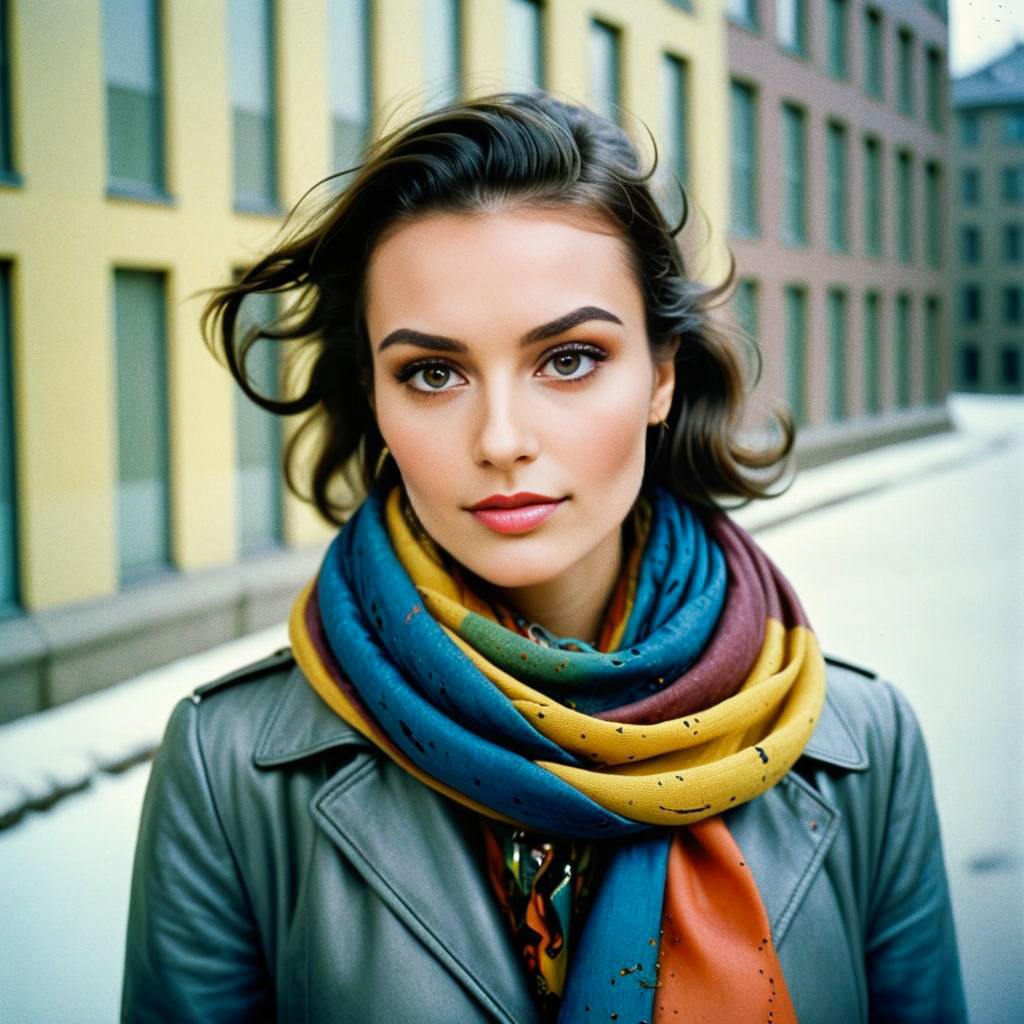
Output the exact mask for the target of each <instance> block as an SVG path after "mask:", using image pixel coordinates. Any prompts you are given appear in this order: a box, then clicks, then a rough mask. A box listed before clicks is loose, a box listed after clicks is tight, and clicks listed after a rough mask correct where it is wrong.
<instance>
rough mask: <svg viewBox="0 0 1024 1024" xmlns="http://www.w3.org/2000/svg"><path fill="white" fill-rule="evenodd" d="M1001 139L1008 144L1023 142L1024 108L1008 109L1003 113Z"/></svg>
mask: <svg viewBox="0 0 1024 1024" xmlns="http://www.w3.org/2000/svg"><path fill="white" fill-rule="evenodd" d="M1003 141H1004V142H1008V143H1009V144H1010V145H1020V144H1021V143H1024V110H1008V111H1006V113H1005V114H1003Z"/></svg>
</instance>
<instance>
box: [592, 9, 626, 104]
mask: <svg viewBox="0 0 1024 1024" xmlns="http://www.w3.org/2000/svg"><path fill="white" fill-rule="evenodd" d="M620 49H621V44H620V41H619V31H618V29H616V28H612V26H611V25H606V24H604V22H601V21H591V23H590V37H589V55H590V106H591V107H592V108H593V109H594V110H595V111H597V113H599V114H603V115H604V116H605V117H607V118H609V119H610V120H612V121H615V122H616V123H618V122H619V121H620V120H621V118H622V60H621V57H620Z"/></svg>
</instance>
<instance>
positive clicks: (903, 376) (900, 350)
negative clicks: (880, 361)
mask: <svg viewBox="0 0 1024 1024" xmlns="http://www.w3.org/2000/svg"><path fill="white" fill-rule="evenodd" d="M894 342H895V352H894V353H893V358H894V366H893V373H894V376H895V378H896V405H897V406H898V407H900V408H901V409H902V408H906V407H907V406H908V405H910V344H911V339H910V296H909V295H897V296H896V336H895V339H894Z"/></svg>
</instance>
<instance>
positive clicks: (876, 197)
mask: <svg viewBox="0 0 1024 1024" xmlns="http://www.w3.org/2000/svg"><path fill="white" fill-rule="evenodd" d="M883 214H884V207H883V191H882V145H881V143H880V142H879V141H878V139H873V138H865V139H864V251H865V252H866V253H867V254H868V256H871V257H872V258H874V259H879V258H880V257H881V256H882V255H883V252H882V250H883V242H882V237H883V230H882V218H883Z"/></svg>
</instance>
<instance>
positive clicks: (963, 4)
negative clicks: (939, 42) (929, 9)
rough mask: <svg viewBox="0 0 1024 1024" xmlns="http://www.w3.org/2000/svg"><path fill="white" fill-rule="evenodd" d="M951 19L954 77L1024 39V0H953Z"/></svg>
mask: <svg viewBox="0 0 1024 1024" xmlns="http://www.w3.org/2000/svg"><path fill="white" fill-rule="evenodd" d="M949 21H950V24H949V38H950V54H949V62H950V68H951V70H952V73H953V77H954V78H959V77H960V76H961V75H964V74H968V73H969V72H971V71H974V70H976V69H977V68H979V67H980V66H981V65H983V64H987V63H988V62H989V61H990V60H992V58H993V57H998V56H1000V55H1001V54H1002V53H1005V52H1006V51H1007V50H1009V49H1010V47H1012V46H1013V44H1014V43H1016V42H1024V0H949Z"/></svg>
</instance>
